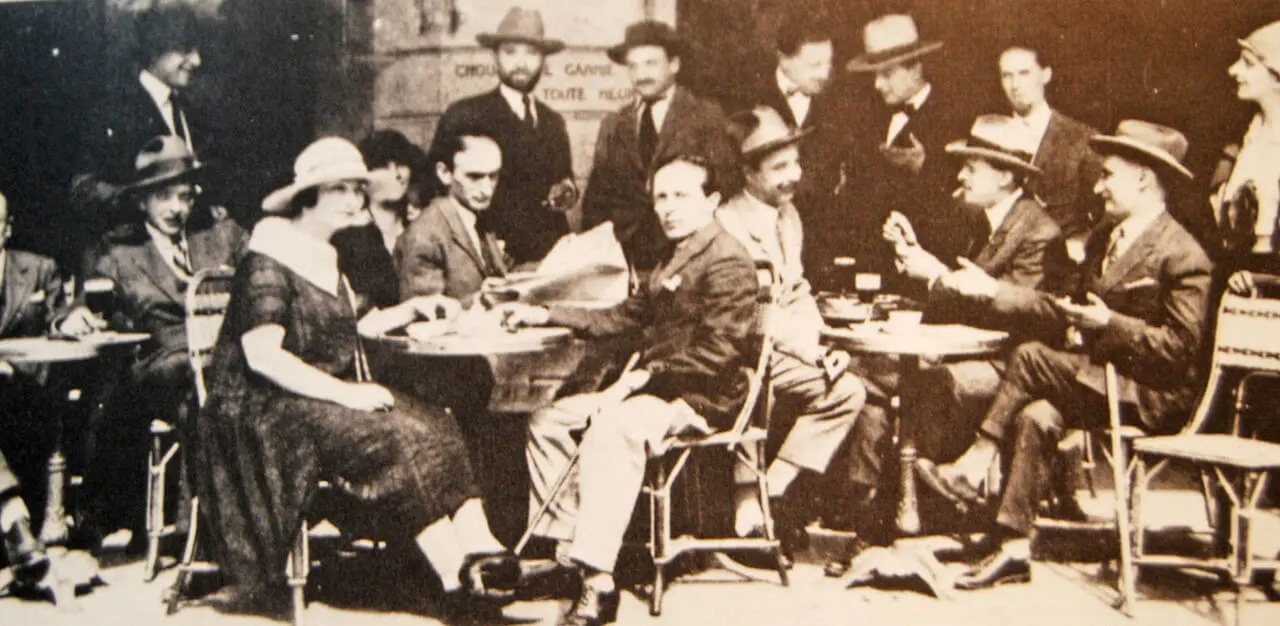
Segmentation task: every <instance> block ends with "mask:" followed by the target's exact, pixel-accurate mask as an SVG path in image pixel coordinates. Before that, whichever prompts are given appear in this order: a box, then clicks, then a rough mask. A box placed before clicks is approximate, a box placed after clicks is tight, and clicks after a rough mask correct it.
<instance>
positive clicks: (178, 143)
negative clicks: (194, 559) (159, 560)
mask: <svg viewBox="0 0 1280 626" xmlns="http://www.w3.org/2000/svg"><path fill="white" fill-rule="evenodd" d="M134 164H135V167H134V172H135V173H134V177H133V181H132V182H131V183H129V184H128V185H127V186H125V187H124V188H123V190H122V191H121V194H122V195H121V197H120V199H119V201H120V202H121V203H123V204H126V205H128V206H132V207H134V210H135V216H136V217H135V218H134V221H133V222H131V223H130V224H129V227H130V228H128V229H127V230H123V231H119V232H114V233H112V234H111V235H109V236H107V237H106V238H104V239H103V242H102V245H101V250H99V251H97V252H96V253H94V254H93V255H92V257H91V258H93V259H94V263H93V266H92V267H91V268H90V269H89V272H88V281H87V282H95V283H103V284H104V285H106V286H107V287H108V288H109V289H110V290H111V291H112V301H113V303H114V305H113V308H114V310H113V311H108V312H105V313H106V314H107V315H106V318H107V322H109V324H110V327H111V328H112V329H114V330H119V331H138V332H145V333H148V334H149V335H150V336H151V337H150V339H149V340H148V341H146V342H145V343H143V344H142V346H141V348H140V350H139V351H138V352H137V353H136V355H134V356H133V358H132V361H131V362H130V363H126V364H125V365H124V366H125V368H127V371H126V372H125V376H124V378H125V380H124V383H123V384H122V385H121V386H120V387H119V388H118V389H116V390H115V393H114V394H113V397H112V398H110V399H109V400H108V403H107V409H106V410H105V411H103V414H102V415H101V416H100V419H101V420H102V422H101V423H97V424H91V425H90V435H89V436H90V437H91V441H93V442H94V449H93V450H91V452H90V458H89V460H88V463H89V464H90V470H89V471H87V472H86V476H88V477H89V483H88V484H87V485H86V490H87V491H88V492H89V493H90V499H91V503H90V507H89V509H90V510H89V511H88V515H89V516H90V518H91V520H90V525H91V526H93V525H96V526H97V527H96V528H94V529H93V530H95V531H106V532H109V531H111V530H114V529H115V528H116V526H114V524H133V526H132V527H133V528H135V529H136V528H140V525H139V524H138V522H141V516H140V515H139V512H140V509H137V508H134V506H132V505H133V504H136V503H133V502H132V501H131V499H132V497H133V496H134V495H135V494H136V495H138V496H140V495H142V490H141V489H139V488H138V486H139V485H141V484H143V481H142V477H141V472H143V471H145V465H144V464H143V463H142V462H141V461H140V459H143V458H145V450H146V445H147V432H148V425H149V424H150V423H151V420H153V419H162V420H165V421H168V422H170V423H175V424H176V425H181V423H182V421H183V419H184V416H185V415H186V412H187V411H188V409H189V404H188V402H189V399H190V398H191V396H192V395H193V389H194V387H193V386H192V382H191V368H190V364H189V363H190V362H189V360H188V357H187V333H186V324H185V320H186V307H185V295H184V294H185V291H186V287H187V283H188V282H189V281H190V280H191V278H192V276H194V275H195V273H196V272H198V271H200V270H202V269H206V268H215V267H220V266H234V265H235V264H236V261H237V260H238V259H239V257H240V254H241V252H242V248H243V244H244V241H245V235H244V231H242V230H241V229H240V227H239V226H237V225H236V223H235V222H234V221H232V220H229V219H221V220H219V219H213V218H210V217H209V216H207V215H200V216H197V217H193V214H192V208H193V207H194V206H195V203H196V196H197V193H198V189H199V188H198V186H197V185H196V181H197V180H198V178H199V175H200V174H201V172H202V170H203V168H202V165H201V164H200V162H199V161H197V160H196V159H195V157H194V156H193V155H192V154H191V152H190V151H189V150H188V149H187V145H186V142H184V141H182V139H181V138H179V137H176V136H174V135H164V136H159V137H154V138H152V140H151V141H149V142H147V143H146V145H144V146H143V147H142V150H141V151H140V152H139V153H138V155H137V158H136V159H135V161H134ZM62 329H63V331H64V332H71V333H73V334H74V333H75V332H78V331H79V330H81V329H77V328H70V329H69V328H68V325H67V323H65V322H64V323H63V324H62ZM122 497H123V502H124V503H123V504H122ZM120 515H127V516H129V517H128V518H127V519H120V518H118V517H117V516H120ZM137 536H139V533H138V531H136V530H135V537H137Z"/></svg>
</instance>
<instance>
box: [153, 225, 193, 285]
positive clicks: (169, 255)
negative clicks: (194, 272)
mask: <svg viewBox="0 0 1280 626" xmlns="http://www.w3.org/2000/svg"><path fill="white" fill-rule="evenodd" d="M146 228H147V234H148V235H151V243H153V244H155V246H156V250H158V251H159V252H160V258H162V259H164V263H165V265H168V266H169V269H171V270H173V273H174V274H177V275H178V276H190V275H191V274H190V272H188V271H187V270H186V269H184V268H181V267H178V264H177V262H176V261H175V259H176V258H178V257H179V256H181V257H182V258H187V259H188V262H189V257H188V251H189V250H190V247H188V246H187V245H186V241H187V234H186V233H185V232H183V233H181V234H179V235H178V241H181V242H182V244H181V245H179V244H178V243H177V242H175V241H174V240H173V239H171V238H170V237H169V236H168V235H166V234H164V233H162V232H160V231H159V230H157V229H156V227H155V226H152V225H151V223H150V222H147V225H146Z"/></svg>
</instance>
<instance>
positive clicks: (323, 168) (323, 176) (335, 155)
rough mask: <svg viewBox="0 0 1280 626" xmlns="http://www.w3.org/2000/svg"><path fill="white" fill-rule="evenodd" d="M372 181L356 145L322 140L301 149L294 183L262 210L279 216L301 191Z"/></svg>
mask: <svg viewBox="0 0 1280 626" xmlns="http://www.w3.org/2000/svg"><path fill="white" fill-rule="evenodd" d="M372 179H373V177H372V176H371V175H370V174H369V168H367V167H365V164H364V157H362V156H360V150H358V149H357V148H356V147H355V145H353V144H352V143H351V142H350V141H347V140H346V139H343V138H341V137H322V138H320V139H317V140H315V141H314V142H312V143H311V145H309V146H307V147H306V148H303V149H302V152H301V153H299V154H298V158H297V160H295V161H294V162H293V182H292V183H290V184H289V185H286V186H284V187H281V188H280V189H277V190H275V191H273V192H271V193H269V194H267V197H266V198H265V199H263V201H262V210H263V211H265V212H267V213H279V212H281V211H283V210H285V209H286V208H288V207H289V203H290V202H292V201H293V198H294V197H295V196H297V195H298V194H299V193H301V192H302V191H304V190H306V189H310V188H312V187H318V186H320V185H323V184H326V183H336V182H338V181H343V180H362V181H365V182H370V181H371V180H372Z"/></svg>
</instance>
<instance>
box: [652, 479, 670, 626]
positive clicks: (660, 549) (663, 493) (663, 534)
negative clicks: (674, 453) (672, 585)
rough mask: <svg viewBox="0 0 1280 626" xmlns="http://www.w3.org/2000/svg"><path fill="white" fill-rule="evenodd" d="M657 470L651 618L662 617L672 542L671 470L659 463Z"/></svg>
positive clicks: (653, 503)
mask: <svg viewBox="0 0 1280 626" xmlns="http://www.w3.org/2000/svg"><path fill="white" fill-rule="evenodd" d="M651 465H652V466H653V473H652V476H653V479H652V480H653V482H652V483H651V484H650V489H649V539H650V547H649V556H650V557H651V558H652V559H653V593H651V594H649V614H650V615H652V616H654V617H657V616H659V615H662V596H663V594H664V593H665V591H666V589H665V587H666V582H667V581H666V576H665V574H666V569H667V548H668V547H669V546H668V544H669V543H670V541H671V526H670V521H671V512H670V508H669V505H670V501H669V499H668V498H667V466H666V460H665V459H657V460H656V461H655V462H654V463H651Z"/></svg>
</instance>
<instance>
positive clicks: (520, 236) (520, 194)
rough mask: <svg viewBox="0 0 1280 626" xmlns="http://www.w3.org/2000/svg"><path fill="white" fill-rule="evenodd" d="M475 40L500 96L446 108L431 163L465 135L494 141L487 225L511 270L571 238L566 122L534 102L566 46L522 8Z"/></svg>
mask: <svg viewBox="0 0 1280 626" xmlns="http://www.w3.org/2000/svg"><path fill="white" fill-rule="evenodd" d="M476 40H477V41H479V42H480V45H483V46H485V47H487V48H490V49H492V50H493V56H494V60H495V61H496V62H497V66H498V80H499V81H500V82H499V85H498V88H497V89H494V90H493V91H490V92H487V93H483V94H480V95H477V96H472V97H470V98H466V99H463V100H459V101H458V102H455V103H453V104H451V105H449V108H448V109H447V110H446V111H445V112H444V116H443V117H441V118H440V125H439V127H437V129H436V134H435V137H434V138H433V139H432V141H431V148H430V149H429V150H428V151H427V152H428V157H429V159H430V161H431V162H432V163H438V162H441V161H442V160H445V159H443V158H442V156H441V151H442V150H443V149H444V148H445V146H448V145H450V143H451V142H452V141H453V140H455V139H456V138H457V136H458V133H459V132H460V131H461V130H462V129H464V128H465V129H467V130H469V131H471V132H476V133H479V134H482V135H485V136H488V137H491V138H493V140H494V141H496V142H497V143H498V146H499V147H500V148H501V150H502V155H503V167H502V176H501V179H500V181H499V183H498V187H497V190H496V191H494V196H493V203H492V207H491V209H490V210H489V211H488V213H487V214H486V215H485V219H486V220H487V221H489V222H490V223H491V227H492V230H493V232H494V234H495V235H497V237H498V238H499V239H501V240H503V241H505V242H506V253H507V254H508V255H510V257H511V260H512V261H513V262H514V263H516V264H522V263H530V262H536V261H538V260H540V259H542V257H544V256H546V254H547V252H548V251H550V250H551V247H552V246H553V245H555V243H556V240H557V239H559V238H560V237H561V236H563V235H564V234H565V233H567V232H569V222H568V220H567V219H566V217H565V214H564V212H565V211H566V210H567V209H569V208H570V207H572V206H573V204H574V203H575V202H576V201H577V197H578V190H577V187H576V186H575V185H574V182H573V164H572V153H571V152H570V148H569V133H568V131H567V130H566V127H565V122H564V117H562V116H561V115H560V114H559V113H556V112H555V111H553V110H551V108H550V107H548V106H547V105H546V104H544V103H542V102H540V101H538V100H537V99H536V98H535V97H534V95H533V90H534V88H535V87H537V85H538V80H539V79H540V78H541V77H542V71H543V68H544V67H545V64H546V58H547V55H549V54H555V53H556V52H559V51H561V50H563V49H564V42H562V41H560V40H558V39H548V38H546V37H545V36H544V34H543V26H542V14H541V13H539V12H538V11H535V10H530V9H523V8H520V7H515V8H512V9H511V10H510V11H508V12H507V15H506V17H504V18H503V19H502V22H501V23H499V24H498V28H497V31H496V32H494V33H482V34H480V35H477V36H476ZM440 191H442V192H443V190H440Z"/></svg>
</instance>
